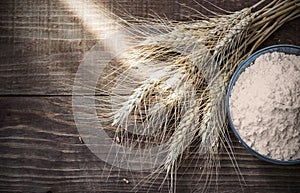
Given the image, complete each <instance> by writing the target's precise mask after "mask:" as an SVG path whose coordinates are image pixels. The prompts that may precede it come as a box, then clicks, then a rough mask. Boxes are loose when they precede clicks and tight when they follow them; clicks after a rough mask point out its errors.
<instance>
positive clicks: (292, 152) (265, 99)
mask: <svg viewBox="0 0 300 193" xmlns="http://www.w3.org/2000/svg"><path fill="white" fill-rule="evenodd" d="M230 113H231V116H232V121H233V124H234V126H235V128H236V130H237V131H238V133H239V135H240V137H241V138H242V139H243V140H244V141H245V142H246V143H247V144H248V146H250V147H251V148H253V149H254V150H256V151H257V152H258V153H260V154H262V155H265V156H268V157H270V158H272V159H276V160H295V159H297V158H300V56H295V55H287V54H284V53H279V52H274V53H267V54H264V55H261V56H260V57H258V58H257V59H256V60H255V62H254V64H253V65H251V66H250V67H248V68H246V70H245V71H244V72H243V73H242V74H241V75H240V77H239V78H238V80H237V82H236V83H235V85H234V87H233V89H232V92H231V97H230Z"/></svg>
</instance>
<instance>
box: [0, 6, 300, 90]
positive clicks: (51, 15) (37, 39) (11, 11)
mask: <svg viewBox="0 0 300 193" xmlns="http://www.w3.org/2000/svg"><path fill="white" fill-rule="evenodd" d="M113 2H114V1H105V2H104V3H106V5H107V6H108V7H111V9H112V10H114V11H115V12H116V13H120V12H121V11H122V10H123V11H128V12H129V13H131V14H132V15H134V16H143V17H147V15H149V14H150V12H149V11H148V12H145V11H144V10H149V9H153V11H154V12H157V13H160V14H166V17H167V18H169V19H176V20H184V19H186V18H184V17H183V15H189V16H190V15H192V11H191V10H190V13H189V12H188V10H189V9H188V8H187V7H194V4H195V3H194V2H193V1H187V2H185V5H183V4H182V5H181V4H176V3H175V1H174V0H168V1H158V0H155V1H151V2H152V3H146V4H139V3H136V2H133V1H130V2H127V1H121V2H119V3H113ZM145 2H146V1H145ZM255 2H256V1H247V2H245V1H236V2H235V3H234V6H232V2H224V1H213V3H216V5H219V6H220V7H222V8H224V9H228V10H238V9H240V8H243V7H245V6H249V5H251V4H254V3H255ZM142 5H143V6H142ZM170 5H171V6H170ZM186 6H187V7H186ZM195 6H196V5H195ZM207 6H209V5H207ZM0 7H1V9H0V18H1V24H0V29H1V30H0V95H18V94H21V95H71V94H72V86H73V82H74V77H75V74H76V72H77V69H78V66H79V64H80V62H82V60H83V57H84V54H85V53H87V51H89V50H90V49H91V48H92V47H93V46H94V45H95V44H96V43H97V39H96V37H95V36H93V35H92V34H91V33H89V32H88V31H87V30H86V29H85V27H84V25H83V24H82V21H81V20H80V19H78V18H77V17H75V16H74V13H72V12H71V11H70V10H68V9H67V8H66V7H64V6H63V5H62V4H61V3H59V1H49V3H48V1H46V0H44V1H37V0H28V1H21V0H15V1H13V0H10V1H5V2H1V3H0ZM194 8H195V9H197V8H199V9H201V11H204V10H203V8H201V7H200V6H198V5H197V6H196V7H194ZM211 8H212V7H211ZM212 9H213V8H212ZM184 13H185V14H184ZM188 13H189V14H188ZM145 14H146V15H145ZM178 14H182V15H178ZM207 14H208V13H207ZM124 17H125V16H124ZM191 17H192V16H191ZM299 22H300V18H298V19H296V20H294V21H291V22H288V23H287V24H285V25H284V26H282V27H281V28H280V29H279V30H278V31H276V32H275V33H274V34H273V35H272V36H271V37H270V38H269V39H268V40H267V41H266V42H265V43H264V44H263V45H262V46H261V47H265V46H268V45H272V44H283V43H286V44H295V45H300V36H299V25H298V24H299Z"/></svg>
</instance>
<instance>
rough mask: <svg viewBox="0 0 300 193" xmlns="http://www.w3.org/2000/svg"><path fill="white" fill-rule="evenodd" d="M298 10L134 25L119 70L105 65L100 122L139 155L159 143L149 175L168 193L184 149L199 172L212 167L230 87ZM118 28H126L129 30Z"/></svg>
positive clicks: (287, 0)
mask: <svg viewBox="0 0 300 193" xmlns="http://www.w3.org/2000/svg"><path fill="white" fill-rule="evenodd" d="M207 3H208V2H207ZM299 3H300V0H274V1H271V2H269V3H266V2H265V1H260V2H259V3H257V4H256V5H253V6H252V7H249V8H245V9H242V10H240V11H236V12H227V14H215V15H214V16H212V17H206V16H204V15H202V19H199V20H192V21H188V22H171V21H167V20H164V19H160V20H159V21H149V20H148V21H145V20H139V19H136V18H135V21H136V23H138V24H139V25H136V23H135V24H134V25H135V26H134V27H133V28H134V30H132V29H133V28H132V29H131V30H129V31H131V32H132V36H131V37H132V38H133V39H139V40H140V41H139V43H138V45H136V46H135V47H133V48H131V49H130V50H127V51H126V53H122V54H120V55H119V57H118V59H117V60H118V66H113V65H111V69H112V70H111V71H110V73H108V74H107V75H106V76H105V77H102V83H103V85H102V86H101V90H102V91H105V92H107V93H108V94H109V95H110V96H111V98H110V99H107V100H104V101H101V104H102V106H100V107H99V111H98V114H99V117H100V118H101V119H102V120H105V121H102V122H103V123H104V122H106V123H107V124H106V127H107V128H110V129H113V130H114V132H115V134H116V136H115V138H116V139H117V140H116V141H117V142H118V143H120V144H121V145H123V146H126V147H129V148H131V149H134V148H136V149H140V151H144V153H145V154H146V153H147V152H148V150H147V149H149V148H151V147H154V146H157V145H160V144H165V148H164V149H163V151H164V152H163V153H164V155H165V156H164V159H163V160H162V161H161V162H160V165H159V166H158V167H157V168H156V170H155V173H162V172H164V173H166V179H167V177H168V179H170V182H171V183H170V191H171V192H172V191H175V190H176V189H175V187H176V186H175V181H176V171H177V169H178V168H179V166H180V162H181V161H182V159H183V154H184V152H186V151H188V150H189V148H190V146H191V144H193V147H196V149H197V152H198V153H199V154H201V155H204V159H205V160H204V162H205V163H206V164H205V165H206V169H213V168H217V167H218V165H219V163H218V162H219V161H218V153H219V151H220V149H221V148H222V147H224V146H225V143H226V141H228V140H229V139H228V136H227V133H226V132H227V123H226V112H225V111H226V110H225V95H226V91H227V86H228V83H229V80H230V78H231V76H232V74H233V72H234V71H235V69H236V67H237V66H238V65H239V63H240V62H241V61H242V60H244V59H245V58H246V57H247V56H249V55H250V54H251V53H253V51H255V50H256V49H257V48H258V46H259V45H260V44H261V43H262V42H263V41H264V40H266V39H267V38H268V37H269V36H270V35H271V34H272V33H273V32H274V31H276V30H277V29H278V28H279V27H280V26H281V25H283V24H284V23H285V22H287V21H290V20H292V19H295V18H296V17H299V16H300V8H299ZM220 11H223V12H224V10H221V9H220ZM199 14H201V13H199ZM123 26H124V28H126V27H127V28H131V26H132V23H130V22H126V23H125V24H123ZM136 26H141V27H136ZM145 26H148V27H145ZM146 28H147V29H146ZM100 82H101V81H100ZM99 104H100V103H99ZM104 125H105V124H104ZM229 151H230V150H229ZM233 156H234V155H233ZM233 162H234V161H233ZM208 180H209V178H208Z"/></svg>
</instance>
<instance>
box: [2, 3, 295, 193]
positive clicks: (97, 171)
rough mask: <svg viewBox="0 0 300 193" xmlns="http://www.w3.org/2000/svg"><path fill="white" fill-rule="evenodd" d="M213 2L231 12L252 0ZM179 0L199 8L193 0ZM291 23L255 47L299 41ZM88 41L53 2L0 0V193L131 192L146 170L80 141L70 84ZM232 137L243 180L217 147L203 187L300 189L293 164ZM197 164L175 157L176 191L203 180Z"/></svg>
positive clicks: (175, 11)
mask: <svg viewBox="0 0 300 193" xmlns="http://www.w3.org/2000/svg"><path fill="white" fill-rule="evenodd" d="M74 2H75V1H74ZM95 2H98V3H99V2H101V1H95ZM102 2H104V3H105V5H106V6H108V7H111V9H112V10H114V11H115V12H116V13H118V11H120V10H121V9H124V10H127V11H128V12H130V13H132V14H133V15H135V16H142V17H145V16H147V14H150V13H151V10H153V12H156V13H158V14H160V15H164V14H165V15H166V17H168V18H170V19H176V20H184V19H186V18H185V16H186V15H193V14H192V13H191V12H190V10H188V9H187V8H186V7H185V6H184V5H181V4H176V3H175V2H176V1H175V0H167V1H159V0H155V1H120V2H115V1H108V0H106V1H102ZM213 2H214V3H215V4H217V5H218V6H220V7H222V8H225V9H227V10H232V11H233V10H238V9H241V8H243V7H245V6H248V5H252V4H253V3H255V2H257V1H254V0H251V1H246V2H245V1H240V0H236V1H216V0H215V1H213ZM184 3H185V4H186V5H187V6H191V7H194V8H199V9H200V7H199V6H196V5H194V2H193V1H185V2H184ZM299 22H300V20H299V19H296V20H294V21H291V22H289V23H287V24H285V25H284V26H283V27H281V28H280V29H279V30H278V31H277V32H276V33H275V34H273V35H272V36H271V37H270V38H269V39H268V40H267V41H266V42H265V43H264V45H263V46H267V45H272V44H278V43H289V44H296V45H300V36H299ZM96 42H97V40H96V39H95V37H94V36H93V34H91V33H89V32H87V31H86V30H85V28H84V25H83V24H82V23H81V21H80V19H79V18H77V17H76V15H74V14H73V13H72V12H70V11H69V10H68V9H67V8H65V7H64V6H63V5H62V4H61V3H60V2H58V1H49V0H42V1H40V0H39V1H38V0H26V1H21V0H8V1H1V2H0V191H1V192H48V191H51V192H53V193H54V192H132V189H133V188H134V186H135V185H136V184H137V183H138V182H139V180H140V179H141V178H144V177H146V176H147V175H149V173H150V172H149V171H140V172H130V171H124V170H121V169H118V168H114V167H111V166H109V165H107V164H105V163H104V162H103V161H101V160H100V159H99V158H98V157H97V156H95V155H94V154H93V153H92V152H91V151H90V150H89V149H88V148H87V147H86V146H85V145H84V144H82V143H81V142H80V139H79V134H78V131H77V129H76V126H75V123H74V120H73V114H72V107H71V103H72V101H71V100H72V98H71V95H72V85H73V81H74V77H75V73H76V71H77V68H78V66H79V64H80V62H81V61H82V60H83V56H84V54H85V53H86V52H87V51H88V50H90V49H91V48H92V47H93V46H94V45H95V44H96ZM232 139H233V141H234V142H233V144H234V150H235V156H236V159H237V162H238V164H239V166H240V169H241V172H242V174H243V177H244V179H245V183H243V182H240V181H239V179H238V177H237V175H236V173H235V170H234V168H233V167H232V164H231V163H230V161H229V158H228V157H227V156H226V154H225V153H224V155H223V156H222V167H221V169H220V175H219V179H218V182H217V184H218V186H215V185H214V182H213V185H212V189H210V191H211V192H217V191H218V192H241V191H242V189H244V191H245V192H299V191H300V165H296V166H278V165H273V164H268V163H265V162H263V161H260V160H258V159H257V158H255V157H253V156H252V155H251V154H250V153H248V152H247V151H246V150H245V149H244V148H243V147H242V146H241V145H240V144H239V143H238V142H237V141H236V140H235V138H234V137H233V138H232ZM99 145H101V144H99ZM200 166H201V163H198V162H197V156H196V155H195V156H191V158H190V159H189V160H187V161H186V162H185V163H184V164H183V166H182V169H180V171H179V179H178V186H177V190H178V192H191V191H192V190H193V189H196V188H198V187H199V186H203V185H204V181H203V180H202V181H200V182H199V179H200V174H201V170H200V169H199V167H200ZM163 177H164V176H163V175H161V176H159V177H158V178H157V180H156V181H155V182H153V183H150V182H146V183H145V184H144V185H143V186H139V192H158V191H160V192H167V191H168V189H167V186H163V187H161V189H160V190H159V187H160V183H161V182H162V180H163ZM123 179H128V180H129V182H130V183H129V184H127V183H126V182H125V181H124V180H123ZM216 187H218V190H216V189H215V188H216Z"/></svg>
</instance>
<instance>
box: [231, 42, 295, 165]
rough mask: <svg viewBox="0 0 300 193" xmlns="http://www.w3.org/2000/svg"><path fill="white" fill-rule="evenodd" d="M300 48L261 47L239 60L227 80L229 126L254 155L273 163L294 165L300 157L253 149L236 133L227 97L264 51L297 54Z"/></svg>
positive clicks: (286, 45)
mask: <svg viewBox="0 0 300 193" xmlns="http://www.w3.org/2000/svg"><path fill="white" fill-rule="evenodd" d="M285 49H289V51H286V50H285ZM291 50H294V51H295V52H291ZM299 50H300V46H296V45H289V44H279V45H273V46H269V47H266V48H263V49H261V50H258V51H257V52H255V53H254V54H252V55H250V56H249V57H248V58H246V59H245V60H244V61H243V62H241V64H240V65H239V66H238V68H237V69H236V71H235V72H234V74H233V75H232V77H231V79H230V82H229V86H228V89H227V94H226V112H227V118H228V122H229V126H230V127H231V129H232V131H233V133H234V135H235V136H236V137H237V138H238V140H239V142H240V143H241V144H242V145H243V146H244V147H245V148H246V149H247V150H248V151H249V152H250V153H252V154H253V155H255V156H256V157H258V158H259V159H261V160H264V161H267V162H270V163H273V164H279V165H294V164H299V163H300V159H296V160H286V161H283V160H276V159H272V158H270V157H267V156H264V155H262V154H260V153H258V152H257V151H255V150H254V149H252V148H251V147H250V146H248V145H247V143H246V142H245V141H244V140H243V139H242V138H241V137H240V135H239V134H238V132H237V131H236V129H235V127H234V125H233V122H232V119H231V114H230V108H229V98H230V95H231V90H232V88H233V86H234V84H235V82H236V81H237V80H238V78H239V76H240V74H241V73H242V72H243V71H244V70H245V69H246V68H247V67H249V66H251V65H252V64H253V62H254V61H255V59H256V58H258V57H259V56H260V55H263V54H265V53H271V52H275V51H277V52H283V53H286V54H297V53H299Z"/></svg>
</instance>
